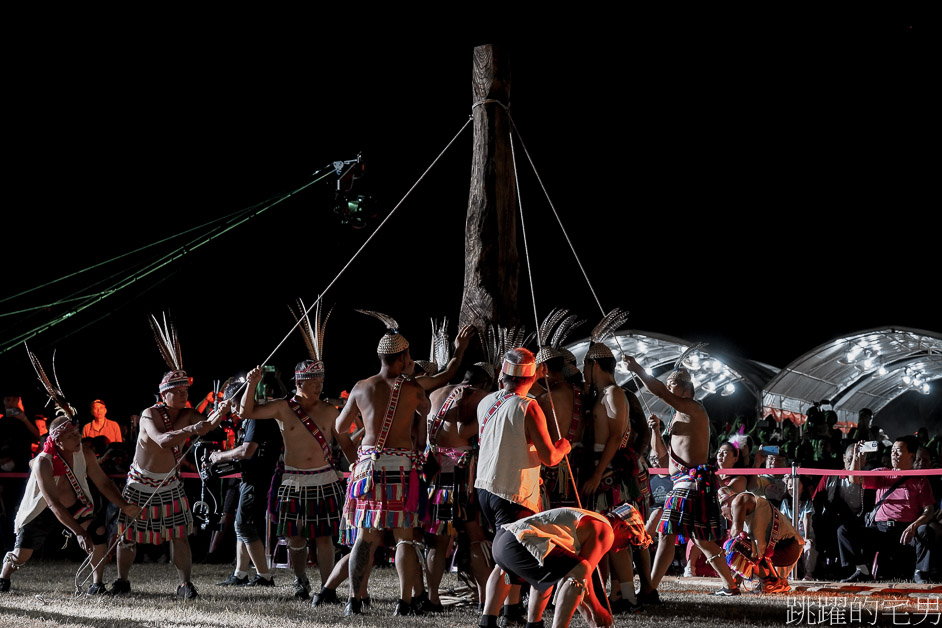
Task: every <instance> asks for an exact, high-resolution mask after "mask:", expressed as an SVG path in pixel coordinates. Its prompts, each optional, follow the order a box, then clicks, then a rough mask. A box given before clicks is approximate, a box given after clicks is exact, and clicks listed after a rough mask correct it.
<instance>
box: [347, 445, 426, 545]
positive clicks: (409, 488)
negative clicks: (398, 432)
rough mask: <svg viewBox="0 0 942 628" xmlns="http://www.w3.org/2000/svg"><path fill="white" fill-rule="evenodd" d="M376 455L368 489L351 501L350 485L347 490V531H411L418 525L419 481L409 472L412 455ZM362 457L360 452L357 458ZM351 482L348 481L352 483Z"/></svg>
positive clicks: (386, 450)
mask: <svg viewBox="0 0 942 628" xmlns="http://www.w3.org/2000/svg"><path fill="white" fill-rule="evenodd" d="M391 451H397V452H398V450H390V449H384V450H383V453H380V454H377V455H376V457H375V460H374V464H373V470H372V486H371V487H370V488H369V489H368V490H365V491H361V490H358V492H361V494H360V495H358V496H356V497H354V496H353V493H352V490H353V488H354V482H353V481H351V482H350V483H349V485H348V487H347V505H346V506H345V508H344V517H345V519H346V525H347V527H348V528H371V529H376V530H385V529H390V528H415V527H417V526H418V525H419V523H420V516H419V488H420V487H419V480H418V474H417V473H416V472H415V471H414V470H413V469H412V459H413V457H414V452H408V451H403V453H390V452H391ZM362 456H363V454H362V452H361V458H362ZM352 479H353V478H351V480H352Z"/></svg>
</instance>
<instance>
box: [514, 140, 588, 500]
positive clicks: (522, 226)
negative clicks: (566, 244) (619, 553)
mask: <svg viewBox="0 0 942 628" xmlns="http://www.w3.org/2000/svg"><path fill="white" fill-rule="evenodd" d="M510 158H511V161H512V162H513V168H514V181H516V182H517V185H516V187H517V206H518V208H519V209H520V232H521V234H522V235H523V258H524V259H525V260H526V262H527V276H528V277H529V280H530V297H531V300H532V301H533V319H534V321H536V341H537V346H538V347H542V346H543V334H542V331H541V330H540V317H539V314H538V313H537V309H536V290H535V289H534V287H533V268H532V266H531V265H530V245H529V244H528V240H527V224H526V221H525V220H524V218H523V197H522V196H521V195H520V179H519V177H518V176H517V153H516V152H515V150H514V138H513V133H511V134H510ZM543 381H544V382H545V383H546V394H547V396H548V397H549V402H550V414H552V415H553V423H554V424H555V425H556V433H557V434H558V435H559V437H560V438H563V433H562V430H560V429H559V417H558V416H557V415H556V404H555V403H554V402H553V393H552V391H551V386H550V383H549V379H548V378H546V377H544V378H543ZM563 460H564V461H565V462H566V468H567V469H568V470H569V479H570V480H572V486H573V488H574V489H575V491H574V492H575V495H576V505H577V506H578V507H579V508H580V509H581V508H582V500H581V498H580V497H579V486H578V485H576V477H575V475H573V472H572V466H570V464H569V455H568V454H567V455H565V456H563Z"/></svg>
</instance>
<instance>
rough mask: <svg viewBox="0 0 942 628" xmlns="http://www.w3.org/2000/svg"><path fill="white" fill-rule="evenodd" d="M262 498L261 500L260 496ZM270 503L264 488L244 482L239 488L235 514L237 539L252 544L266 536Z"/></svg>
mask: <svg viewBox="0 0 942 628" xmlns="http://www.w3.org/2000/svg"><path fill="white" fill-rule="evenodd" d="M259 493H261V495H262V497H261V498H259V497H258V494H259ZM267 507H268V502H267V499H266V491H265V489H264V488H258V487H256V486H253V485H251V484H247V483H245V482H243V483H242V484H241V485H240V486H239V504H238V507H237V508H236V514H235V529H236V537H237V538H238V539H239V540H240V541H242V542H243V543H251V542H253V541H257V540H259V539H260V538H263V537H264V536H265V523H266V522H265V511H266V510H267Z"/></svg>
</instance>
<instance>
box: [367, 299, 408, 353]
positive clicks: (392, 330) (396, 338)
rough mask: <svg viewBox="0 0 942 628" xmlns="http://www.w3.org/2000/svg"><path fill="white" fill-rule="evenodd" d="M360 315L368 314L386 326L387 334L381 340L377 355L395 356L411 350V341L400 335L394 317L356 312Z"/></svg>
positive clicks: (368, 311) (368, 312)
mask: <svg viewBox="0 0 942 628" xmlns="http://www.w3.org/2000/svg"><path fill="white" fill-rule="evenodd" d="M356 311H357V312H359V313H360V314H366V315H367V316H372V317H373V318H377V319H379V320H380V321H381V322H382V323H383V324H384V325H386V333H385V334H384V335H383V337H382V338H380V340H379V346H377V347H376V353H378V354H380V355H393V354H396V353H400V352H402V351H405V350H406V349H408V348H409V341H408V340H406V338H405V336H403V335H402V334H400V333H399V323H397V322H396V319H394V318H393V317H392V316H389V315H387V314H383V313H382V312H374V311H373V310H356Z"/></svg>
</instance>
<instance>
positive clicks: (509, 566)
mask: <svg viewBox="0 0 942 628" xmlns="http://www.w3.org/2000/svg"><path fill="white" fill-rule="evenodd" d="M491 552H492V553H493V555H494V562H495V563H497V564H498V565H500V567H501V569H503V570H504V571H506V572H507V574H508V576H509V577H510V581H511V584H524V583H526V584H529V585H530V586H532V587H533V588H535V589H538V590H539V591H546V590H547V589H549V588H550V587H552V586H553V585H555V584H556V582H557V581H559V580H560V579H561V578H563V577H564V576H565V575H566V574H567V573H569V572H570V571H572V569H573V568H574V567H576V565H578V564H579V563H580V562H581V559H580V558H578V557H577V556H574V555H572V554H570V553H569V552H566V551H565V550H562V549H560V548H558V547H556V548H553V551H551V552H550V553H549V554H547V556H546V558H544V559H543V564H542V565H540V563H539V562H538V561H537V560H536V557H534V556H533V554H531V553H530V552H529V550H527V548H525V547H524V546H523V545H521V543H520V541H518V540H517V537H515V536H514V535H513V534H511V533H510V532H507V531H506V530H503V529H502V530H501V534H498V535H497V537H496V538H495V539H494V544H493V545H492V546H491Z"/></svg>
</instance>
